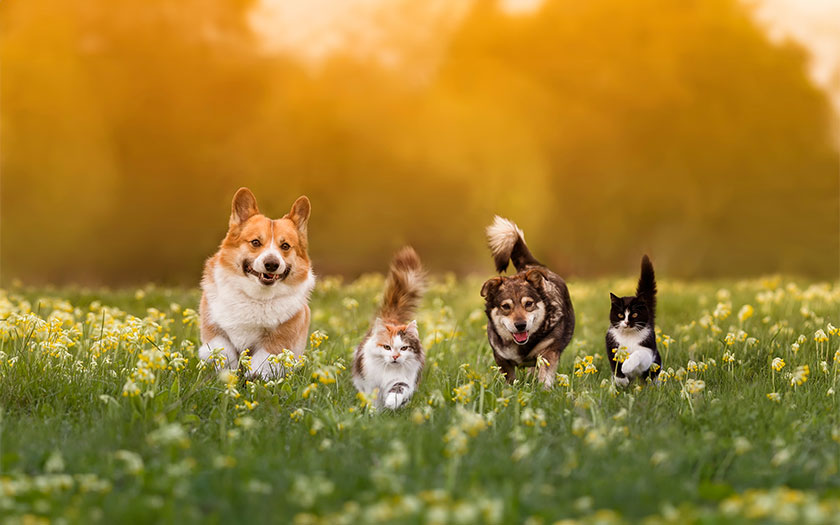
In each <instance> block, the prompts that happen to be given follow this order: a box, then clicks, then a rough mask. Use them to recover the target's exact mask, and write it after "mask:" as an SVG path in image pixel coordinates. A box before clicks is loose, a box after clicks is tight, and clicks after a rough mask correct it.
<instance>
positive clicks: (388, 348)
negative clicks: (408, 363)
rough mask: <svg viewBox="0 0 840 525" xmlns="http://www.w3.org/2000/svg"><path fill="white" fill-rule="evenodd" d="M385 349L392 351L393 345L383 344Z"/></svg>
mask: <svg viewBox="0 0 840 525" xmlns="http://www.w3.org/2000/svg"><path fill="white" fill-rule="evenodd" d="M382 348H384V349H385V350H388V351H391V345H382Z"/></svg>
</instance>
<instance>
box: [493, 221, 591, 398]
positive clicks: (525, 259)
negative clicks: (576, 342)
mask: <svg viewBox="0 0 840 525" xmlns="http://www.w3.org/2000/svg"><path fill="white" fill-rule="evenodd" d="M487 239H488V242H489V245H490V251H491V252H492V253H493V259H494V260H495V262H496V270H497V271H498V272H499V273H502V272H504V271H505V270H506V269H507V267H508V264H509V262H513V265H514V267H515V268H516V271H517V273H516V274H514V275H512V276H510V277H503V276H499V277H494V278H492V279H490V280H488V281H487V282H485V283H484V286H482V287H481V296H482V297H484V301H485V312H486V313H487V320H488V322H487V338H488V340H489V341H490V346H491V347H492V348H493V356H494V357H495V358H496V363H497V364H498V365H499V366H500V367H501V369H502V372H503V373H504V374H505V377H506V378H507V381H508V382H509V383H512V382H513V380H514V378H515V377H516V370H515V368H516V367H517V366H528V367H533V366H535V365H536V363H537V358H538V357H542V358H543V359H545V360H546V361H547V363H548V364H547V365H545V366H541V367H540V368H539V372H538V378H539V380H540V382H541V383H542V384H543V385H544V386H545V388H551V386H552V385H553V384H554V374H555V372H556V371H557V363H558V361H559V360H560V354H561V353H562V352H563V350H564V349H565V348H566V346H567V345H568V344H569V341H571V339H572V335H573V334H574V331H575V311H574V308H573V307H572V301H571V298H570V297H569V290H568V288H567V287H566V282H565V281H564V280H563V278H562V277H560V276H559V275H557V274H555V273H554V272H552V271H551V270H549V269H548V268H546V267H545V266H544V265H543V264H541V263H540V262H539V261H537V260H536V259H535V258H534V256H533V255H531V252H530V250H528V246H527V245H526V244H525V236H524V234H523V233H522V230H520V229H519V227H517V226H516V224H514V223H513V222H511V221H509V220H508V219H503V218H502V217H498V216H497V217H496V219H495V221H494V222H493V224H491V225H490V226H488V227H487Z"/></svg>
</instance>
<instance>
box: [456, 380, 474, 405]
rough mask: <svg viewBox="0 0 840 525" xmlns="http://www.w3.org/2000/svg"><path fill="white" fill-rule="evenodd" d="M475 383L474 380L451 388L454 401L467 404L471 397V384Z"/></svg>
mask: <svg viewBox="0 0 840 525" xmlns="http://www.w3.org/2000/svg"><path fill="white" fill-rule="evenodd" d="M474 384H475V382H474V381H470V382H469V383H464V384H463V385H461V386H458V387H455V388H453V389H452V396H453V399H454V400H455V402H456V403H461V404H464V405H465V404H467V403H469V402H470V400H471V399H472V391H473V385H474Z"/></svg>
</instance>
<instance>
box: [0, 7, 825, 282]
mask: <svg viewBox="0 0 840 525" xmlns="http://www.w3.org/2000/svg"><path fill="white" fill-rule="evenodd" d="M442 5H444V4H441V3H435V4H426V3H423V2H416V1H412V0H401V1H400V3H399V9H398V10H394V9H390V8H389V7H388V6H387V5H386V4H385V3H383V5H382V10H383V13H382V14H381V16H379V15H378V16H376V17H374V18H373V22H372V23H374V24H377V26H376V27H377V28H378V30H379V33H381V34H380V40H378V41H377V42H379V44H377V45H379V46H380V48H381V49H379V50H378V52H377V53H376V55H375V56H373V57H370V56H367V55H365V54H364V53H361V52H359V49H357V48H354V47H347V48H345V50H344V51H343V52H338V53H335V54H334V55H332V56H331V57H330V58H329V60H328V61H326V62H325V63H323V64H321V65H320V67H312V65H311V64H307V63H304V62H301V61H299V60H298V59H297V57H295V56H293V55H288V54H277V53H266V52H264V51H263V49H262V47H261V43H260V41H259V40H258V39H257V38H256V37H255V35H253V34H252V32H251V29H250V26H249V24H248V17H249V14H252V13H253V11H252V8H253V6H252V3H251V2H249V1H242V0H214V1H212V2H198V1H197V0H188V1H187V2H179V3H177V4H172V3H170V2H163V1H162V0H154V1H151V2H149V1H147V0H144V1H140V0H125V1H124V2H121V4H120V9H113V8H112V6H111V5H110V4H107V3H105V2H102V1H101V0H100V1H88V2H75V3H70V4H69V5H68V4H67V3H66V2H56V1H55V0H32V1H30V2H16V3H8V2H6V3H3V4H2V5H0V10H2V12H0V15H2V20H1V21H0V24H2V36H0V38H1V39H2V40H1V41H0V42H2V50H0V58H2V61H3V80H4V82H3V90H2V92H0V104H1V105H2V107H0V109H2V111H1V112H0V125H2V127H3V134H2V136H0V140H2V144H0V146H2V156H0V169H2V194H1V195H0V200H1V201H2V202H1V203H2V210H0V212H2V236H0V260H1V262H2V275H0V277H1V278H2V280H3V281H4V282H7V281H8V280H9V279H11V278H14V277H22V278H24V279H26V280H28V281H49V282H69V281H84V282H100V283H114V284H119V283H132V282H142V281H147V280H156V281H163V282H167V283H183V284H195V283H196V282H197V280H198V276H199V275H200V271H201V263H202V260H203V258H204V257H206V256H208V255H210V254H211V253H212V252H213V251H214V250H215V247H216V244H217V243H218V242H219V240H220V239H221V237H222V235H223V233H224V231H225V228H226V224H227V213H228V206H229V200H230V197H231V196H232V194H233V192H234V191H235V189H236V188H238V187H239V186H242V185H248V186H251V187H252V188H253V189H254V191H255V192H256V193H257V196H258V198H259V200H260V205H261V207H262V209H263V210H264V211H266V212H267V213H269V214H270V215H273V216H279V215H282V214H283V213H285V212H286V211H287V208H288V206H289V205H290V203H291V202H292V200H293V199H294V198H295V197H296V196H297V195H299V194H301V193H306V194H308V195H309V196H310V198H312V201H313V217H312V229H311V231H312V249H313V255H314V257H315V262H316V270H318V271H319V272H321V273H331V272H341V273H346V274H356V273H359V272H363V271H369V270H379V269H382V268H384V266H385V264H387V259H388V257H389V256H390V252H391V251H392V250H393V249H395V248H396V247H397V246H399V245H400V244H402V243H406V242H411V243H413V244H414V245H415V246H416V247H417V248H418V250H420V252H421V254H422V255H423V257H424V259H425V260H426V261H427V263H429V264H430V265H431V266H432V268H434V269H437V270H445V269H453V270H457V271H472V270H479V271H482V272H489V271H491V264H490V261H489V258H488V256H487V253H486V249H485V248H484V239H483V233H482V230H483V227H484V226H485V225H486V224H487V223H488V222H489V221H490V219H491V217H492V215H493V214H494V213H501V214H505V215H508V216H510V217H511V218H513V219H515V220H517V222H519V223H520V225H521V226H522V227H523V228H524V229H525V231H526V232H527V233H528V240H529V242H530V243H531V244H532V245H533V247H534V251H535V252H536V254H537V256H538V257H540V258H542V259H544V260H545V261H546V262H548V263H551V264H553V265H555V266H556V267H557V268H558V269H559V270H561V271H563V272H568V273H573V274H600V273H604V272H621V273H627V272H628V271H629V270H630V269H632V268H634V267H635V264H637V261H638V258H639V256H640V255H641V252H642V251H647V252H649V253H651V254H652V255H653V256H654V258H655V259H656V261H657V263H658V264H657V268H661V269H662V271H663V272H665V274H667V275H680V276H714V275H740V274H750V273H757V272H773V271H785V272H801V273H808V274H812V275H820V276H834V277H836V275H837V272H838V258H839V257H840V225H838V215H840V210H839V209H838V207H840V202H839V201H840V187H839V186H840V181H838V176H837V174H838V171H840V167H838V156H837V151H836V150H835V149H834V148H833V147H832V145H831V140H832V138H833V136H832V130H831V129H830V119H831V115H832V113H831V110H830V108H829V106H828V103H827V101H826V97H825V95H824V94H823V93H822V92H820V91H818V90H817V89H816V88H814V87H813V85H812V84H811V83H810V82H809V80H808V78H807V76H806V74H805V64H806V61H807V57H806V56H805V55H804V54H803V53H802V52H801V51H800V50H799V49H797V48H795V47H793V46H785V47H779V46H775V45H773V44H771V43H770V42H769V41H768V39H767V38H766V36H765V35H764V33H763V32H762V31H761V30H760V29H759V28H758V27H757V26H756V25H755V23H754V22H753V19H752V18H751V17H750V15H749V13H748V12H746V11H745V9H746V8H744V7H743V6H742V4H740V3H739V2H737V1H736V0H704V1H699V0H698V1H674V0H639V1H638V2H632V3H628V2H622V1H620V0H591V1H589V2H584V3H581V2H574V1H572V0H555V1H546V2H545V4H544V5H543V6H542V8H541V9H539V10H538V11H536V12H534V13H531V14H517V15H512V14H507V13H505V12H503V11H501V10H500V9H499V8H498V6H497V4H496V2H493V1H476V2H474V3H473V4H472V6H471V8H470V9H469V11H468V12H466V14H465V15H463V17H462V18H458V16H460V11H457V14H458V16H456V14H452V13H450V14H448V15H447V14H446V13H445V12H442V11H441V6H442ZM454 5H455V4H453V6H454ZM461 5H462V4H459V5H458V6H457V9H461ZM452 9H453V10H454V9H456V7H453V8H452ZM395 13H398V15H399V16H397V15H395ZM453 13H455V11H453ZM418 20H422V21H423V22H424V23H422V24H420V23H417V22H416V21H418ZM456 20H460V22H458V23H455V22H454V21H456ZM362 40H363V39H362ZM353 42H355V41H353ZM359 45H361V44H358V43H355V44H353V43H351V44H348V46H359ZM368 45H369V42H368ZM383 57H386V58H387V57H391V58H390V59H389V60H383ZM394 57H396V58H394ZM42 232H49V233H48V236H49V241H48V242H44V241H43V240H42V235H43V233H42Z"/></svg>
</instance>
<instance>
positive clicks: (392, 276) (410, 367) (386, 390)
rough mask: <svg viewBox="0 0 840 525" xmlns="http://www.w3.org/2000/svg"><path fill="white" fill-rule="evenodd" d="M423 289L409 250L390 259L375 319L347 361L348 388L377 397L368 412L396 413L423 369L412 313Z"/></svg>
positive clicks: (422, 279) (419, 268) (417, 261)
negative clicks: (350, 373) (350, 368)
mask: <svg viewBox="0 0 840 525" xmlns="http://www.w3.org/2000/svg"><path fill="white" fill-rule="evenodd" d="M424 288H425V274H424V272H423V268H422V266H421V264H420V257H418V256H417V253H416V252H415V251H414V250H413V249H412V248H411V247H405V248H403V249H402V250H400V251H399V252H397V254H396V255H395V256H394V260H393V262H391V269H390V271H389V273H388V278H387V280H386V282H385V294H384V297H383V300H382V307H381V308H380V310H379V314H378V315H377V317H376V319H375V320H374V321H373V326H371V328H370V329H369V330H368V332H367V334H365V337H364V338H363V339H362V342H361V343H359V346H358V347H356V352H355V354H354V356H353V384H354V385H355V386H356V389H357V390H358V391H359V392H363V393H365V394H368V395H369V394H372V393H373V392H375V391H376V392H378V394H377V396H376V398H375V400H374V406H376V407H381V406H384V407H385V408H389V409H391V410H396V409H397V408H400V407H401V406H403V405H404V404H406V403H407V402H408V400H409V399H411V396H412V395H413V394H414V391H415V390H416V389H417V385H418V384H419V383H420V375H421V373H422V372H423V367H424V366H425V364H426V356H425V355H424V353H423V346H422V345H421V344H420V333H419V332H418V330H417V321H416V320H413V319H412V317H413V316H414V311H415V310H416V309H417V306H418V305H419V303H420V299H421V297H422V295H423V290H424Z"/></svg>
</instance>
